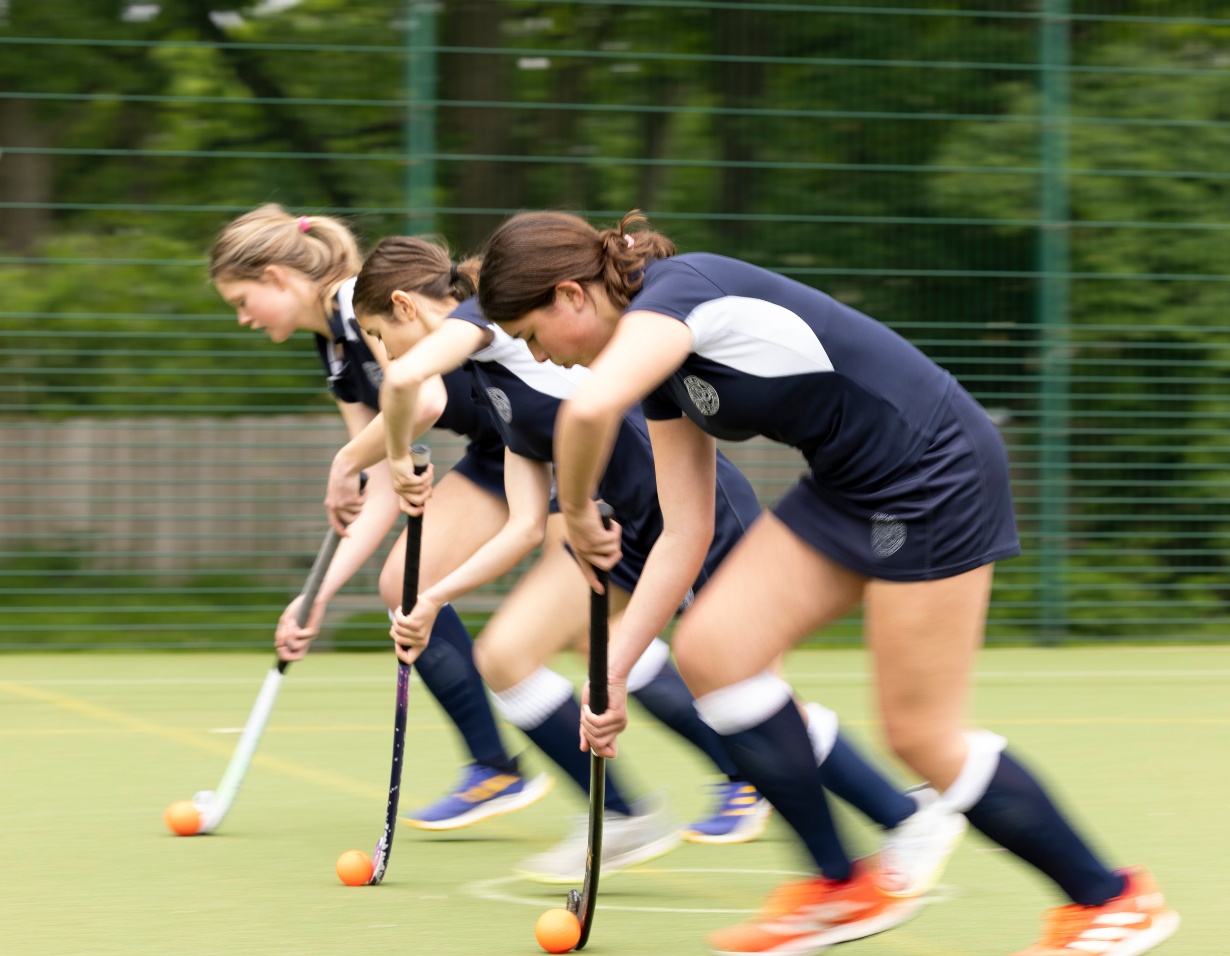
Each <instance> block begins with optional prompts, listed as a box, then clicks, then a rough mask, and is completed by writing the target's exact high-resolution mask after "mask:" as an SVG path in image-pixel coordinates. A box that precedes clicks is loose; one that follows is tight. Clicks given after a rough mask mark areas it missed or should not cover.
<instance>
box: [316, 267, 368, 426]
mask: <svg viewBox="0 0 1230 956" xmlns="http://www.w3.org/2000/svg"><path fill="white" fill-rule="evenodd" d="M354 284H355V280H354V279H347V280H346V281H345V282H343V283H342V285H341V287H340V288H339V289H338V290H337V295H336V296H334V298H333V309H332V311H331V312H330V313H329V331H330V332H331V333H332V335H333V340H332V341H330V340H329V339H328V337H326V336H324V335H320V334H319V333H318V334H317V335H316V352H317V354H318V355H319V356H320V362H321V364H322V365H323V366H324V368H325V375H326V376H328V381H329V391H331V392H332V393H333V397H334V398H336V399H337V400H338V401H339V402H346V403H347V404H352V405H366V406H367V407H368V408H370V409H372V410H373V411H378V410H379V409H380V383H381V381H383V379H384V370H383V369H382V368H381V367H380V363H379V362H378V361H376V356H374V355H372V350H371V349H369V348H368V347H367V342H366V341H365V340H364V338H363V335H362V333H361V332H360V331H359V323H358V321H357V320H356V319H355V316H354V304H353V303H354Z"/></svg>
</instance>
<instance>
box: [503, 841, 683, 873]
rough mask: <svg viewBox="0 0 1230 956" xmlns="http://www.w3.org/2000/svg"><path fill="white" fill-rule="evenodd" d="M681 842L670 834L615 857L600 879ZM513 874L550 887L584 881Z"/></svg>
mask: <svg viewBox="0 0 1230 956" xmlns="http://www.w3.org/2000/svg"><path fill="white" fill-rule="evenodd" d="M681 842H682V839H681V838H680V836H679V834H678V833H671V834H668V835H667V836H664V837H661V838H660V839H658V840H655V841H654V842H653V843H648V844H646V845H645V846H642V847H637V848H636V849H635V850H632V851H630V852H628V853H625V854H624V855H623V856H619V857H615V858H613V859H610V860H604V861H603V862H602V871H601V873H600V874H599V875H600V876H602V877H607V876H612V875H613V874H615V873H620V872H623V871H624V870H626V869H628V868H629V867H633V866H637V865H639V864H641V863H648V862H649V861H650V860H656V859H658V858H659V857H663V856H666V854H668V853H670V852H671V850H674V849H676V848H677V847H678V846H679V844H680V843H681ZM513 872H514V873H516V874H517V876H519V877H521V878H522V879H524V880H529V881H530V882H532V883H547V884H550V885H552V886H555V885H559V886H564V885H575V884H578V883H581V882H582V881H583V880H584V879H585V874H584V872H581V873H567V874H564V873H539V872H534V871H532V870H518V869H514V870H513Z"/></svg>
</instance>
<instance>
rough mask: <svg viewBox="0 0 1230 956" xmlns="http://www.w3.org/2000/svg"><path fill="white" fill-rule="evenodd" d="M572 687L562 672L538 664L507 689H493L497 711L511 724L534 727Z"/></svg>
mask: <svg viewBox="0 0 1230 956" xmlns="http://www.w3.org/2000/svg"><path fill="white" fill-rule="evenodd" d="M572 694H573V687H572V681H570V680H569V679H568V678H567V677H565V676H564V675H563V674H557V673H555V671H552V670H547V668H545V667H540V668H538V670H536V671H534V673H532V674H531V675H530V676H529V677H527V678H525V680H523V681H521V682H520V683H517V684H513V685H512V687H510V688H508V690H501V691H496V692H494V693H493V694H492V695H491V696H492V697H493V698H495V707H496V710H498V711H499V712H500V714H501V715H503V717H504V719H505V720H507V721H508V722H509V723H510V724H512V725H513V726H514V727H519V728H520V729H521V730H533V729H534V728H535V727H537V726H538V725H539V724H541V723H542V722H543V721H544V720H546V719H547V718H548V717H550V716H551V715H552V714H553V713H555V712H556V711H557V710H559V709H560V706H561V705H562V704H563V703H564V702H565V701H566V700H568V699H569V698H571V697H572Z"/></svg>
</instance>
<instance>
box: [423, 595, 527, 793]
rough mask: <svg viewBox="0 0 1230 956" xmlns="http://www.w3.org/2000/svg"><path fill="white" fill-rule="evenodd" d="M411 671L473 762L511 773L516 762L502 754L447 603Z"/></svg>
mask: <svg viewBox="0 0 1230 956" xmlns="http://www.w3.org/2000/svg"><path fill="white" fill-rule="evenodd" d="M414 666H415V667H417V668H418V672H419V676H420V677H421V678H423V683H424V684H426V685H427V689H428V690H429V691H431V694H432V696H433V697H435V699H436V700H438V701H439V702H440V706H441V707H443V708H444V710H445V713H447V714H448V716H449V719H451V720H452V722H453V724H454V725H455V726H456V727H457V729H458V730H459V731H460V732H461V737H462V739H463V740H464V741H465V745H466V748H467V749H468V750H469V751H470V755H471V756H472V757H473V758H474V761H475V763H481V764H486V765H487V766H489V767H494V768H495V769H497V770H501V771H503V772H505V773H516V772H517V760H516V758H515V757H510V756H509V755H508V751H506V750H505V749H504V742H503V741H502V740H501V739H500V731H499V728H498V727H497V726H496V723H495V714H493V713H492V711H491V702H490V701H489V700H488V699H487V689H486V687H484V686H483V679H482V677H481V676H480V675H479V673H478V669H477V668H476V667H475V666H474V645H473V642H472V641H471V640H470V635H469V632H467V631H466V628H465V625H464V624H462V623H461V618H460V617H459V616H458V615H457V612H456V611H455V610H454V609H453V606H452V605H451V604H446V605H445V606H444V607H442V608H440V613H439V614H438V615H437V616H436V623H435V625H434V626H433V627H432V629H431V640H430V641H429V642H428V643H427V647H426V648H424V650H423V653H422V654H420V655H419V656H418V659H417V660H416V661H415V662H414Z"/></svg>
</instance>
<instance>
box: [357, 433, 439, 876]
mask: <svg viewBox="0 0 1230 956" xmlns="http://www.w3.org/2000/svg"><path fill="white" fill-rule="evenodd" d="M410 454H411V456H412V457H413V459H414V470H415V472H416V473H417V474H420V475H421V474H422V473H423V472H424V471H426V470H427V465H428V464H429V463H430V462H431V449H430V448H428V447H427V446H426V445H411V446H410ZM422 537H423V516H422V515H407V516H406V567H405V571H404V573H403V574H402V584H401V612H402V614H409V613H410V612H411V611H413V610H414V605H415V604H416V603H417V602H418V599H419V544H420V542H421V541H422ZM409 705H410V665H409V664H407V663H405V662H404V661H403V660H402V659H401V658H398V659H397V709H396V711H395V714H394V717H393V769H392V772H391V774H390V776H389V802H388V806H387V807H386V809H385V812H384V833H383V834H381V836H380V842H379V843H377V844H376V849H375V850H374V851H373V852H372V876H371V879H369V880H368V881H367V885H368V886H375V885H377V884H378V883H379V882H380V881H381V880H383V879H384V871H385V870H386V869H387V868H388V865H389V854H390V853H391V852H392V851H393V830H394V828H395V827H396V826H397V800H398V797H399V796H400V795H401V766H402V757H403V755H404V753H405V749H406V711H407V709H408V707H409Z"/></svg>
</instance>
